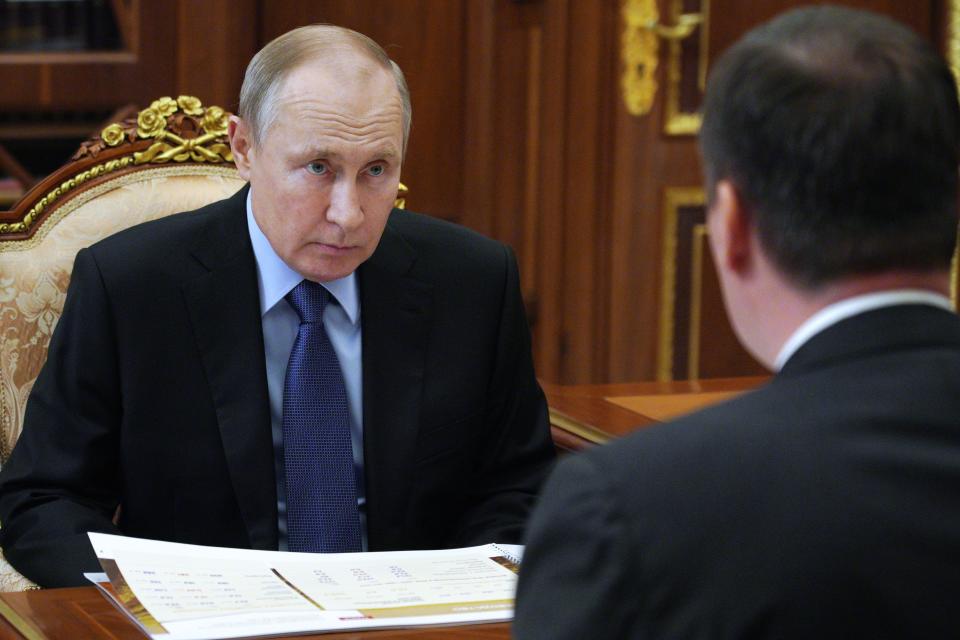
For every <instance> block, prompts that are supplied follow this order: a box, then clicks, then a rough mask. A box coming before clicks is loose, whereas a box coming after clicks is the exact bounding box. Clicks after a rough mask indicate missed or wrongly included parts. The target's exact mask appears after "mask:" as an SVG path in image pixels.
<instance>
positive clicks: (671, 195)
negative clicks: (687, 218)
mask: <svg viewBox="0 0 960 640" xmlns="http://www.w3.org/2000/svg"><path fill="white" fill-rule="evenodd" d="M705 204H706V195H705V194H704V191H703V188H702V187H667V189H666V190H665V191H664V192H663V215H662V216H661V220H663V240H662V242H661V247H662V251H663V253H662V258H661V265H662V266H661V269H660V326H659V335H658V340H657V380H661V381H668V380H673V374H674V372H673V341H674V336H675V335H676V326H675V322H676V321H675V318H674V315H675V311H676V306H677V305H676V291H677V233H678V227H679V222H680V220H679V218H680V209H681V208H682V207H703V206H705ZM694 234H695V237H694V239H695V240H696V229H694ZM694 247H696V245H694ZM701 271H702V270H701ZM691 275H692V276H694V274H693V273H692V272H691ZM691 284H693V283H691ZM691 294H692V291H691ZM697 308H699V301H698V304H697ZM693 311H694V307H693V306H691V318H690V322H691V325H692V323H693V322H694V319H693ZM697 322H699V319H698V320H697ZM697 326H699V325H697ZM692 335H693V333H691V336H692ZM696 347H697V351H698V352H699V344H697V345H696Z"/></svg>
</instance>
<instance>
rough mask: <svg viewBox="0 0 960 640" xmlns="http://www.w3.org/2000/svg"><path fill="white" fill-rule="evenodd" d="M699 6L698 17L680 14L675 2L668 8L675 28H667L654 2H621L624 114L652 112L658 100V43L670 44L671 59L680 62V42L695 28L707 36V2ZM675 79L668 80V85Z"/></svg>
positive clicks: (644, 0) (648, 0)
mask: <svg viewBox="0 0 960 640" xmlns="http://www.w3.org/2000/svg"><path fill="white" fill-rule="evenodd" d="M702 3H703V9H702V10H701V12H700V13H679V8H678V7H680V5H679V4H678V3H677V2H676V1H674V2H673V4H672V5H671V6H672V11H673V13H675V15H674V19H675V20H676V24H675V25H672V26H669V25H664V24H661V23H660V11H659V10H658V9H657V0H624V1H623V5H622V9H621V15H622V17H623V35H622V36H621V38H620V57H621V59H622V61H623V76H622V77H621V79H620V86H621V90H622V91H623V101H624V104H625V106H626V109H627V112H628V113H630V114H631V115H634V116H643V115H646V114H648V113H650V110H651V109H652V108H653V103H654V100H655V98H656V96H657V66H658V65H659V62H660V40H661V39H662V40H666V41H667V42H669V43H670V51H671V59H672V60H673V59H676V60H679V52H680V42H681V41H682V40H684V39H685V38H688V37H690V35H691V34H693V33H694V31H696V30H697V27H701V33H705V32H706V28H705V26H704V25H705V22H706V18H707V10H708V9H707V7H708V0H702ZM704 51H705V50H704ZM704 55H705V52H704ZM677 64H679V63H677ZM678 68H679V67H678ZM677 73H679V71H677ZM673 75H676V74H673ZM677 79H678V77H677V78H674V77H672V76H671V82H674V81H675V80H677Z"/></svg>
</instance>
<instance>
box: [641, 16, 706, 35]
mask: <svg viewBox="0 0 960 640" xmlns="http://www.w3.org/2000/svg"><path fill="white" fill-rule="evenodd" d="M702 23H703V14H700V13H685V14H683V15H682V16H680V17H679V18H677V24H675V25H673V26H667V25H663V24H660V23H659V21H654V22H652V23H649V24H647V25H646V28H647V29H651V30H653V32H654V33H656V34H657V35H658V36H660V37H661V38H663V39H664V40H683V39H684V38H687V37H689V36H690V34H691V33H693V31H694V29H696V28H697V27H698V26H699V25H700V24H702Z"/></svg>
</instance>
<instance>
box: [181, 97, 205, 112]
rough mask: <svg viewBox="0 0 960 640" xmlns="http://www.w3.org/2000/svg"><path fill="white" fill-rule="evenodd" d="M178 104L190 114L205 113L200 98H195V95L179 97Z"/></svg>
mask: <svg viewBox="0 0 960 640" xmlns="http://www.w3.org/2000/svg"><path fill="white" fill-rule="evenodd" d="M177 104H178V105H179V106H180V109H181V110H182V111H183V112H184V113H185V114H187V115H188V116H201V115H203V106H202V105H201V104H200V100H199V99H198V98H194V97H193V96H180V97H179V98H177Z"/></svg>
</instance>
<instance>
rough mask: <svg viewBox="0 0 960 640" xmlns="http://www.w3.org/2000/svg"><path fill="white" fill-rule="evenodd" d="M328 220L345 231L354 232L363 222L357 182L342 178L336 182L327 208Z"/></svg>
mask: <svg viewBox="0 0 960 640" xmlns="http://www.w3.org/2000/svg"><path fill="white" fill-rule="evenodd" d="M327 220H328V221H330V222H332V223H334V224H336V225H337V226H338V227H340V228H341V229H343V230H344V231H352V230H353V229H356V228H357V227H359V226H360V223H361V222H363V210H362V209H361V207H360V196H359V194H358V193H357V184H356V181H355V180H353V179H351V178H347V177H342V178H340V179H338V180H336V181H335V182H334V185H333V190H332V191H331V193H330V205H329V207H328V208H327Z"/></svg>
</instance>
